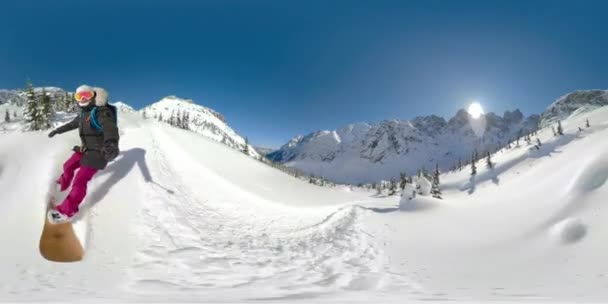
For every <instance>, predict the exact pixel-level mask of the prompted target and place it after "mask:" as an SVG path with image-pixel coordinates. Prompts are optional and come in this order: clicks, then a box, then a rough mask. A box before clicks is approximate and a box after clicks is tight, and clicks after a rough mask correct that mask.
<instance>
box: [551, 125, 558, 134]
mask: <svg viewBox="0 0 608 304" xmlns="http://www.w3.org/2000/svg"><path fill="white" fill-rule="evenodd" d="M551 131H553V136H557V132H555V127H553V126H551Z"/></svg>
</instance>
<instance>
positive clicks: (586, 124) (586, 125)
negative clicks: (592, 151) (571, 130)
mask: <svg viewBox="0 0 608 304" xmlns="http://www.w3.org/2000/svg"><path fill="white" fill-rule="evenodd" d="M585 127H587V128H589V127H590V125H589V118H587V121H586V122H585Z"/></svg>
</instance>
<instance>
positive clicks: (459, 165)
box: [458, 158, 462, 171]
mask: <svg viewBox="0 0 608 304" xmlns="http://www.w3.org/2000/svg"><path fill="white" fill-rule="evenodd" d="M461 170H462V160H461V159H460V158H458V171H461Z"/></svg>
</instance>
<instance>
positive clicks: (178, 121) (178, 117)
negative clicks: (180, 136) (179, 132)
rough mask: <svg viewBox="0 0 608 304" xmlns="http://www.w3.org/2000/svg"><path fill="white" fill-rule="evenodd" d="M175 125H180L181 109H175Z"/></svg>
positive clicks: (179, 126)
mask: <svg viewBox="0 0 608 304" xmlns="http://www.w3.org/2000/svg"><path fill="white" fill-rule="evenodd" d="M175 126H176V127H178V128H181V127H182V111H181V110H177V115H176V116H175Z"/></svg>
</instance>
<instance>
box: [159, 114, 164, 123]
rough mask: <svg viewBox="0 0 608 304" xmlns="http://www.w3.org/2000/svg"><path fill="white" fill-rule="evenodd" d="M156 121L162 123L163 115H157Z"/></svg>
mask: <svg viewBox="0 0 608 304" xmlns="http://www.w3.org/2000/svg"><path fill="white" fill-rule="evenodd" d="M158 121H160V122H163V113H160V114H158Z"/></svg>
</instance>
